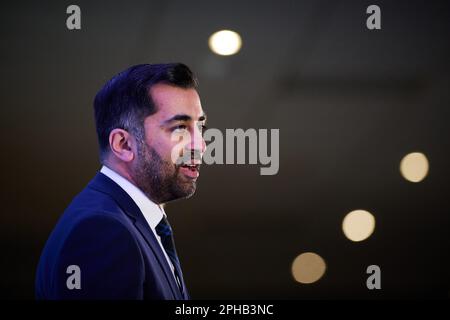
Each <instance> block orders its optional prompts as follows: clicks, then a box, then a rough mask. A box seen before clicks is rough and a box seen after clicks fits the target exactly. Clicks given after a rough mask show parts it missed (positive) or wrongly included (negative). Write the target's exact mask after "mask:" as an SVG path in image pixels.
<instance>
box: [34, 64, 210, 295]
mask: <svg viewBox="0 0 450 320" xmlns="http://www.w3.org/2000/svg"><path fill="white" fill-rule="evenodd" d="M94 109H95V122H96V128H97V135H98V141H99V145H100V159H101V163H102V165H103V167H102V168H101V170H100V172H99V173H97V175H96V176H95V177H94V179H93V180H92V181H91V182H90V183H89V184H88V185H87V187H86V188H85V189H84V190H83V191H82V192H81V193H80V194H78V195H77V196H76V197H75V199H74V200H73V201H72V203H71V204H70V205H69V207H68V208H67V209H66V211H65V212H64V214H63V216H62V217H61V219H60V220H59V222H58V224H57V225H56V227H55V229H54V230H53V232H52V234H51V235H50V238H49V239H48V241H47V243H46V246H45V248H44V251H43V253H42V256H41V259H40V262H39V266H38V269H37V277H36V297H37V298H38V299H168V300H174V299H189V294H188V291H187V288H186V284H185V282H184V279H183V274H182V271H181V265H180V261H179V259H178V256H177V254H176V250H175V246H174V242H173V237H172V232H171V231H172V230H171V228H170V225H169V224H168V221H167V217H166V214H165V212H164V208H163V204H164V203H167V202H169V201H173V200H176V199H181V198H188V197H190V196H192V195H193V194H194V192H195V189H196V182H197V178H198V176H199V169H200V161H201V157H202V156H203V153H204V152H205V148H206V145H205V141H204V139H203V136H202V130H203V129H204V126H205V121H206V116H205V114H204V112H203V110H202V106H201V103H200V98H199V95H198V92H197V80H196V78H195V76H194V75H193V73H192V72H191V70H190V69H189V68H188V67H187V66H185V65H183V64H157V65H148V64H146V65H137V66H133V67H131V68H129V69H127V70H125V71H123V72H121V73H119V74H118V75H116V76H115V77H113V78H112V79H111V80H110V81H109V82H108V83H107V84H106V85H105V86H104V87H103V88H102V89H101V90H100V91H99V92H98V93H97V96H96V97H95V101H94Z"/></svg>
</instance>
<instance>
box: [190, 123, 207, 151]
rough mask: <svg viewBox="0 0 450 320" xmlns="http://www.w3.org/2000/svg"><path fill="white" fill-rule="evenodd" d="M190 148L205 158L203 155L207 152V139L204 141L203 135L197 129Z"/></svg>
mask: <svg viewBox="0 0 450 320" xmlns="http://www.w3.org/2000/svg"><path fill="white" fill-rule="evenodd" d="M190 148H191V150H195V151H197V152H200V154H201V155H202V156H203V153H205V151H206V142H205V139H203V134H202V132H201V131H200V130H199V129H198V128H195V130H194V133H193V137H192V139H191V143H190Z"/></svg>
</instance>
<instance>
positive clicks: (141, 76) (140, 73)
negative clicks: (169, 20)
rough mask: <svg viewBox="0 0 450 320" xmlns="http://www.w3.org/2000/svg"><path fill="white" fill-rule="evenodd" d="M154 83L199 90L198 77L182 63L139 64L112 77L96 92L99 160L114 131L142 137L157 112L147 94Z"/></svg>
mask: <svg viewBox="0 0 450 320" xmlns="http://www.w3.org/2000/svg"><path fill="white" fill-rule="evenodd" d="M157 83H167V84H169V85H173V86H176V87H181V88H185V89H189V88H194V89H195V90H197V89H198V81H197V78H196V77H195V75H194V74H193V73H192V71H191V70H190V69H189V67H188V66H186V65H184V64H182V63H167V64H140V65H135V66H132V67H130V68H128V69H126V70H125V71H122V72H120V73H119V74H117V75H115V76H114V77H113V78H112V79H111V80H109V81H108V82H107V83H106V84H105V85H104V86H103V88H102V89H101V90H100V91H99V92H98V93H97V95H96V96H95V100H94V111H95V126H96V129H97V137H98V142H99V147H100V160H101V161H103V160H104V158H105V156H106V155H107V154H108V152H109V134H110V133H111V131H112V130H113V129H116V128H120V129H124V130H127V131H128V132H130V133H132V134H134V135H135V136H136V137H137V138H140V139H143V138H144V136H145V133H144V119H145V118H146V117H148V116H149V115H152V114H154V113H156V111H157V110H156V108H155V105H154V103H153V99H152V97H151V95H150V91H149V90H150V88H151V87H152V86H153V85H155V84H157Z"/></svg>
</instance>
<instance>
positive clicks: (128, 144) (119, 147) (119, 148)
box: [109, 129, 135, 162]
mask: <svg viewBox="0 0 450 320" xmlns="http://www.w3.org/2000/svg"><path fill="white" fill-rule="evenodd" d="M133 144H134V139H133V137H132V136H131V135H130V134H129V133H128V132H127V131H126V130H123V129H113V130H112V131H111V132H110V133H109V147H110V148H111V152H112V153H113V154H114V155H115V156H116V157H117V158H119V159H120V160H122V161H125V162H130V161H132V160H133V159H134V156H135V154H134V150H135V148H134V145H133Z"/></svg>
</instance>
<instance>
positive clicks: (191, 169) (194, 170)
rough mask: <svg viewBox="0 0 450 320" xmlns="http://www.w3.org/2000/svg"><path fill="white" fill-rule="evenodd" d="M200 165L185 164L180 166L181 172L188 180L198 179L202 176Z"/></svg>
mask: <svg viewBox="0 0 450 320" xmlns="http://www.w3.org/2000/svg"><path fill="white" fill-rule="evenodd" d="M199 170H200V164H183V165H181V166H180V171H181V173H183V174H184V175H185V176H186V177H187V178H190V179H194V180H195V179H197V178H198V176H199V175H200V172H199Z"/></svg>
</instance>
